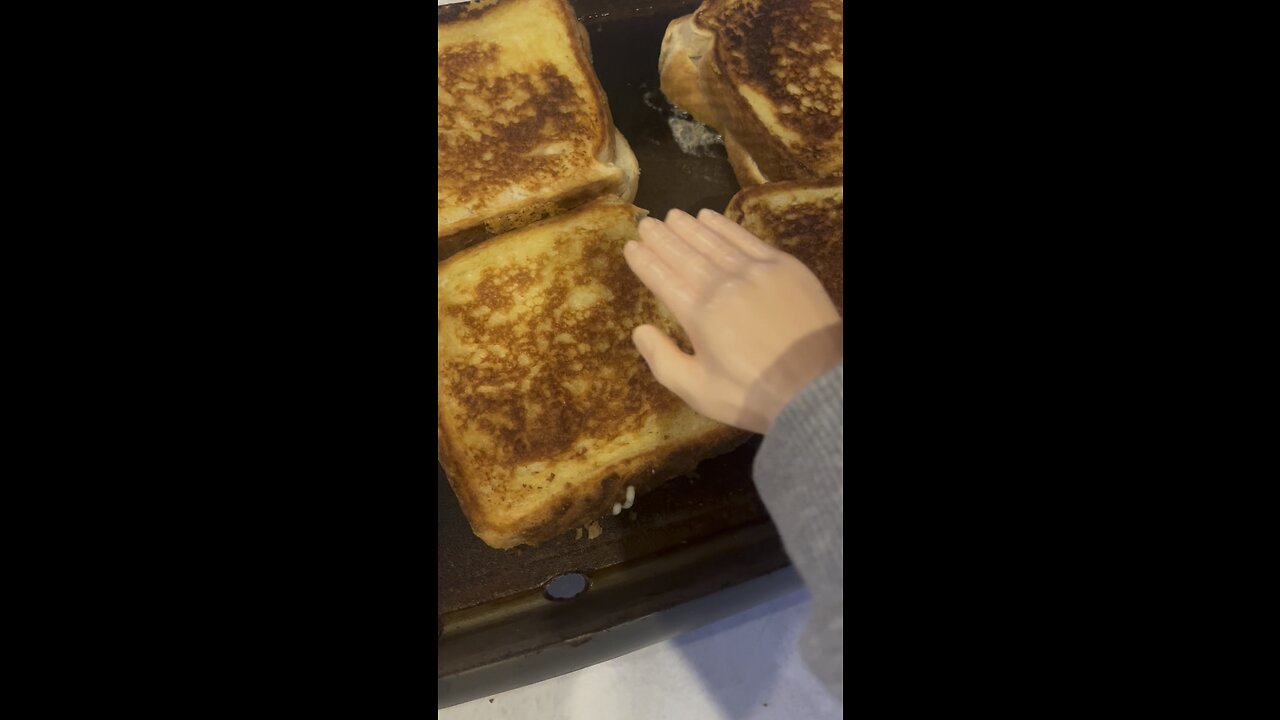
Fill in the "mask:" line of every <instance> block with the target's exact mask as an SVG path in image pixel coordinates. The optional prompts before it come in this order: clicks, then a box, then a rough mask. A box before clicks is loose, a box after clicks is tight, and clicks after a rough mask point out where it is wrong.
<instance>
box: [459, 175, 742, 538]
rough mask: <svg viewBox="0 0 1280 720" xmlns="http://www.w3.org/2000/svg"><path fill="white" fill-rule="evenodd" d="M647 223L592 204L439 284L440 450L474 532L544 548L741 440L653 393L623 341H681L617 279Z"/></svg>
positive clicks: (647, 301) (490, 245)
mask: <svg viewBox="0 0 1280 720" xmlns="http://www.w3.org/2000/svg"><path fill="white" fill-rule="evenodd" d="M642 214H643V211H642V210H639V209H638V208H635V207H633V206H631V205H629V204H627V203H624V202H622V201H620V200H617V199H612V198H601V199H598V200H595V201H593V202H591V203H588V204H587V205H585V206H583V207H580V208H577V209H575V210H572V211H569V212H567V213H565V214H563V215H560V216H557V217H554V218H551V219H548V220H545V221H542V222H539V223H535V224H534V225H531V226H529V227H526V228H523V229H521V230H518V231H514V232H511V233H507V234H505V235H502V236H500V237H498V238H494V239H493V240H491V241H489V242H486V243H484V244H482V245H478V246H474V247H471V248H469V249H466V250H463V251H462V252H460V253H458V254H456V255H454V256H453V257H452V258H450V259H449V260H447V261H445V262H444V263H442V264H440V266H439V268H438V289H437V306H436V307H437V310H436V320H437V326H438V330H437V336H438V352H439V358H440V360H439V362H440V366H439V368H438V372H437V391H438V397H439V401H438V402H439V404H438V406H437V442H438V450H439V454H440V461H441V463H442V464H443V466H444V468H445V471H446V474H447V475H448V478H449V482H450V484H451V485H452V486H453V487H454V490H455V493H456V494H457V496H458V499H459V503H460V504H461V505H462V508H463V511H464V513H465V514H466V516H467V518H468V520H469V521H470V522H471V525H472V529H473V530H474V531H475V533H476V535H478V536H479V537H480V538H481V539H483V540H484V541H485V542H486V543H488V544H490V545H491V546H493V547H503V548H505V547H512V546H514V545H516V544H520V543H536V542H541V541H542V540H545V539H547V538H549V537H554V536H555V535H556V534H559V533H560V532H563V531H565V530H568V529H572V528H574V527H581V526H582V525H585V524H586V523H588V522H590V521H591V520H593V519H595V518H597V517H600V516H601V515H602V514H605V513H606V512H607V511H608V510H609V508H610V507H611V506H612V504H613V503H614V502H620V501H621V500H622V493H624V492H625V489H626V486H627V485H628V484H630V485H632V486H635V487H636V489H637V490H638V491H643V490H644V489H647V488H649V487H652V486H653V485H655V484H657V483H658V482H661V481H662V480H665V479H669V478H670V477H672V476H673V473H675V474H678V473H679V472H682V471H684V470H685V469H688V468H689V467H691V466H692V463H696V461H697V459H699V458H703V457H707V456H709V455H710V454H714V453H717V452H722V451H723V449H727V448H726V447H725V446H726V444H727V443H730V442H731V441H734V440H736V441H740V440H741V438H742V437H744V435H743V434H742V433H741V432H740V431H737V430H732V429H728V428H726V427H725V426H723V425H720V424H719V423H715V422H713V421H710V420H707V419H705V418H702V417H700V416H698V415H697V414H696V413H694V412H693V411H692V410H690V409H689V408H688V406H687V405H685V404H684V403H683V402H682V401H681V400H680V399H679V398H678V397H676V396H675V395H674V394H672V393H671V392H670V391H668V390H667V389H666V388H664V387H662V386H661V385H660V384H658V383H657V381H656V380H655V379H654V378H653V376H652V374H651V373H650V372H649V371H648V368H647V367H646V366H645V364H644V361H643V359H642V358H641V357H640V355H639V353H638V352H636V350H635V348H634V346H633V344H632V342H631V337H630V335H631V330H632V329H633V328H634V327H636V326H637V325H640V324H643V323H654V324H657V325H658V326H659V327H662V328H663V329H665V330H667V331H668V332H671V333H672V334H673V335H675V336H676V337H677V338H678V339H679V340H680V341H684V342H686V343H687V341H686V340H685V339H684V338H683V336H682V335H681V334H680V333H679V328H678V326H676V325H675V324H674V321H673V319H672V318H670V316H669V313H666V312H665V311H664V310H662V309H661V308H660V307H659V305H658V303H657V300H656V299H655V298H654V297H653V295H652V293H650V292H649V291H648V290H647V289H646V288H644V286H643V285H642V284H641V283H640V281H639V280H638V279H637V278H636V277H635V275H634V274H633V273H631V272H630V270H629V269H628V268H627V266H626V262H625V260H624V259H623V257H622V246H623V244H625V242H626V241H628V240H632V239H635V237H636V227H635V223H636V220H637V219H638V218H639V217H640V216H641V215H642Z"/></svg>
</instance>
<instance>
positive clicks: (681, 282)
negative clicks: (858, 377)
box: [623, 210, 844, 433]
mask: <svg viewBox="0 0 1280 720" xmlns="http://www.w3.org/2000/svg"><path fill="white" fill-rule="evenodd" d="M640 240H641V241H640V242H634V241H632V242H628V243H627V245H626V247H625V248H624V250H623V252H624V254H625V255H626V258H627V264H628V265H629V266H631V270H632V271H633V272H635V274H636V275H637V276H638V277H639V278H640V280H641V281H642V282H644V284H645V285H646V286H648V287H649V289H650V290H652V291H653V293H654V294H655V295H657V296H658V299H659V300H661V301H662V302H663V304H664V305H666V306H667V308H668V309H670V310H671V312H672V314H673V315H675V317H676V320H677V321H679V323H680V326H681V327H682V328H684V331H685V333H687V334H688V336H689V340H690V342H692V344H693V355H689V354H686V353H685V352H683V351H682V350H680V348H679V347H677V346H676V344H675V342H674V341H673V340H672V339H671V338H670V337H669V336H667V334H666V333H664V332H662V331H661V330H659V329H658V328H656V327H654V326H653V325H641V326H640V327H638V328H636V329H635V331H634V332H633V333H632V340H633V341H634V342H635V344H636V349H638V350H639V351H640V354H641V355H643V356H644V359H645V362H647V363H648V364H649V369H650V370H651V371H652V372H653V375H654V377H655V378H657V380H658V382H660V383H662V384H663V385H664V386H666V387H667V388H668V389H669V390H671V391H672V392H674V393H675V394H676V395H679V396H680V397H681V398H682V399H683V400H684V401H685V402H687V403H688V404H689V406H690V407H692V408H693V409H694V410H696V411H697V412H699V413H701V414H702V415H705V416H706V417H709V418H711V419H713V420H718V421H720V422H723V423H725V424H728V425H733V426H735V427H739V428H743V429H744V430H750V431H752V432H758V433H765V432H768V431H769V428H770V427H772V425H773V421H774V420H775V419H776V418H777V417H778V413H780V412H782V409H783V408H784V407H786V405H787V403H788V402H790V401H791V398H793V397H795V395H796V393H798V392H800V390H802V389H804V386H805V385H807V384H808V383H809V382H811V381H813V380H814V379H816V378H817V377H818V376H819V375H822V374H823V373H825V372H826V371H828V370H830V369H831V368H832V367H835V365H836V363H838V362H839V361H840V360H841V359H842V358H843V357H844V325H843V323H842V322H841V320H840V315H839V313H837V312H836V308H835V305H834V304H833V303H832V302H831V298H830V297H828V296H827V293H826V290H824V289H823V287H822V284H821V283H820V282H819V281H818V278H816V277H814V275H813V273H812V272H810V271H809V269H808V268H806V267H805V266H804V265H803V264H802V263H801V262H800V261H799V260H797V259H795V258H794V257H792V256H790V255H788V254H786V253H784V252H782V251H781V250H778V249H776V248H774V247H772V246H770V245H768V244H766V243H765V242H764V241H762V240H760V239H759V238H757V237H756V236H755V235H752V234H751V233H750V232H748V231H747V230H745V229H743V228H742V227H741V226H739V225H738V224H737V223H735V222H733V221H731V220H729V219H728V218H726V217H724V216H723V215H720V214H719V213H717V212H713V211H711V210H703V211H701V212H700V213H698V217H697V218H694V217H693V216H691V215H689V214H688V213H685V212H683V211H680V210H672V211H671V212H669V213H667V221H666V222H665V223H663V222H659V221H657V220H654V219H652V218H645V219H644V220H641V221H640Z"/></svg>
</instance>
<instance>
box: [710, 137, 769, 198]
mask: <svg viewBox="0 0 1280 720" xmlns="http://www.w3.org/2000/svg"><path fill="white" fill-rule="evenodd" d="M721 137H723V138H724V151H725V154H726V155H728V156H729V165H730V166H731V167H732V168H733V176H734V177H736V178H737V179H738V184H739V185H741V186H742V187H744V188H747V187H751V186H752V185H760V184H762V183H767V182H769V178H767V177H765V176H764V173H763V172H761V170H760V166H759V165H758V164H757V163H756V160H755V158H753V157H751V154H750V153H748V152H747V150H746V148H744V147H742V144H741V143H739V142H738V141H737V139H736V138H734V137H733V135H732V134H730V133H728V132H724V133H721Z"/></svg>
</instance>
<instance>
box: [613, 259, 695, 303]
mask: <svg viewBox="0 0 1280 720" xmlns="http://www.w3.org/2000/svg"><path fill="white" fill-rule="evenodd" d="M622 256H623V257H625V258H626V259H627V265H628V267H630V268H631V272H633V273H635V274H636V277H638V278H640V282H642V283H644V285H645V287H647V288H649V289H650V290H652V291H653V294H654V295H657V296H658V299H659V300H661V301H662V303H663V304H664V305H666V306H667V307H668V308H670V309H671V312H673V313H676V317H677V318H679V317H680V316H681V314H683V313H684V311H685V310H686V309H687V308H689V307H690V306H691V305H692V304H693V303H692V297H693V296H692V292H691V290H690V288H689V287H688V285H687V284H686V283H684V282H683V281H682V280H681V279H680V278H679V277H678V276H676V274H675V273H674V272H672V270H671V268H670V267H667V264H666V263H664V262H662V258H660V257H658V256H657V255H655V254H654V253H653V251H652V250H650V249H649V248H647V247H645V246H644V245H642V244H641V243H638V242H636V241H635V240H628V241H627V244H626V245H624V246H623V247H622Z"/></svg>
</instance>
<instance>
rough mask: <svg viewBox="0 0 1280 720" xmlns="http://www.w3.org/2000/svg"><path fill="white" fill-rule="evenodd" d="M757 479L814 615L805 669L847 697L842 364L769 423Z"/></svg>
mask: <svg viewBox="0 0 1280 720" xmlns="http://www.w3.org/2000/svg"><path fill="white" fill-rule="evenodd" d="M755 481H756V487H757V488H758V489H759V490H760V497H761V498H763V499H764V503H765V506H766V507H767V508H768V509H769V514H770V515H771V516H772V517H773V522H774V524H775V525H777V526H778V531H779V533H780V534H781V535H782V542H783V545H784V546H785V547H786V549H787V555H788V556H789V557H790V558H791V562H792V564H794V565H795V566H796V569H797V570H798V571H800V577H802V578H804V582H805V585H807V586H808V588H809V592H810V594H812V595H813V614H812V616H811V617H810V618H809V624H808V626H807V627H806V628H805V631H804V635H803V636H802V638H801V640H800V654H801V656H802V657H803V658H804V660H805V663H806V664H807V665H808V666H809V669H810V670H812V671H813V674H814V675H816V676H817V677H818V678H819V679H820V680H822V682H823V683H825V684H826V686H827V688H829V689H830V690H831V692H832V694H834V695H835V696H836V697H837V698H838V699H839V700H840V701H841V702H844V363H843V362H841V363H840V364H839V365H837V366H836V367H835V369H833V370H831V371H830V372H828V373H827V374H826V375H823V376H822V377H820V378H818V379H817V380H814V381H813V382H812V383H810V384H809V385H808V387H806V388H805V389H804V390H802V391H801V392H800V394H799V395H797V396H796V397H795V398H794V399H793V400H792V401H791V403H790V404H789V405H787V407H786V408H784V409H783V411H782V413H781V414H780V415H779V416H778V418H777V420H775V421H774V423H773V428H772V429H771V430H770V431H769V434H768V435H766V436H765V439H764V442H763V443H762V444H761V446H760V452H759V453H757V454H756V459H755Z"/></svg>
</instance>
